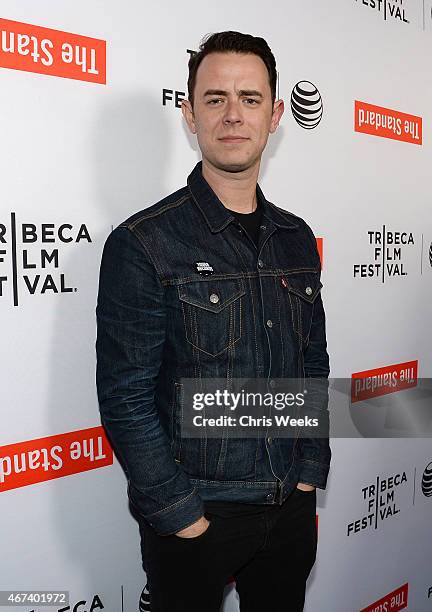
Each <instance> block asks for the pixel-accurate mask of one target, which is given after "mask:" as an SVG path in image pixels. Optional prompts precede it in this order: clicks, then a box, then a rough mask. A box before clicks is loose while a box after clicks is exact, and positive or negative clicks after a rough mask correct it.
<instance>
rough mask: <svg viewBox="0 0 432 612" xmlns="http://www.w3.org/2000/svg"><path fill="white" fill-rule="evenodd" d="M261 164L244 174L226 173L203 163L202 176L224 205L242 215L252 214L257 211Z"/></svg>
mask: <svg viewBox="0 0 432 612" xmlns="http://www.w3.org/2000/svg"><path fill="white" fill-rule="evenodd" d="M258 172H259V163H257V164H254V166H252V167H251V168H248V169H247V170H244V171H242V172H226V171H225V170H219V168H215V166H213V165H211V164H210V163H209V162H208V161H207V160H206V159H204V158H203V161H202V174H203V177H204V178H205V180H206V181H207V183H208V184H209V185H210V187H211V188H212V189H213V191H214V192H215V194H216V195H217V197H218V198H219V200H220V201H221V202H222V204H223V205H224V206H225V207H226V208H229V209H230V210H234V211H236V212H240V213H250V212H253V211H254V210H255V209H256V206H257V201H256V185H257V180H258Z"/></svg>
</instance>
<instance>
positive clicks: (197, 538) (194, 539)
mask: <svg viewBox="0 0 432 612" xmlns="http://www.w3.org/2000/svg"><path fill="white" fill-rule="evenodd" d="M214 524H215V517H212V518H211V519H210V520H209V525H208V526H207V529H206V530H205V531H203V533H200V535H198V536H194V537H192V538H184V537H182V536H178V535H176V534H174V535H173V538H175V539H176V540H183V541H184V542H201V541H202V540H205V539H207V538H208V536H209V535H211V534H212V533H213V531H214Z"/></svg>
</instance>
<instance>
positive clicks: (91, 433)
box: [0, 425, 113, 493]
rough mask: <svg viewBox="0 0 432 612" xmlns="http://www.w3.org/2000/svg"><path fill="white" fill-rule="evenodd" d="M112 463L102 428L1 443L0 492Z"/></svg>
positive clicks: (109, 448) (111, 454)
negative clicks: (2, 444)
mask: <svg viewBox="0 0 432 612" xmlns="http://www.w3.org/2000/svg"><path fill="white" fill-rule="evenodd" d="M112 463H113V451H112V448H111V446H110V444H109V442H108V438H107V437H106V434H105V432H104V429H103V427H101V426H100V425H99V426H97V427H90V428H87V429H80V430H78V431H70V432H67V433H62V434H56V435H54V436H48V437H46V438H37V439H34V440H25V441H24V442H17V443H14V444H8V445H6V446H0V493H2V492H4V491H9V490H11V489H18V488H20V487H25V486H28V485H33V484H36V483H39V482H45V481H47V480H53V479H54V478H62V477H63V476H71V475H72V474H79V473H80V472H87V471H88V470H94V469H97V468H100V467H105V466H107V465H112Z"/></svg>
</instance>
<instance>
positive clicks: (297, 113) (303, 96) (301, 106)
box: [291, 81, 323, 130]
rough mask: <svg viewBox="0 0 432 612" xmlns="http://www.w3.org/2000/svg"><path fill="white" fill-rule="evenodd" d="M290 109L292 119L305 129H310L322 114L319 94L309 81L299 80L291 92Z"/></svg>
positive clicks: (316, 123) (315, 124)
mask: <svg viewBox="0 0 432 612" xmlns="http://www.w3.org/2000/svg"><path fill="white" fill-rule="evenodd" d="M291 110H292V114H293V116H294V119H295V120H296V121H297V123H298V124H299V125H300V126H301V127H302V128H305V130H312V129H313V128H316V127H317V125H318V124H319V123H320V121H321V119H322V115H323V102H322V98H321V94H320V92H319V91H318V89H317V88H316V86H315V85H314V84H313V83H311V82H310V81H299V82H298V83H297V84H296V85H295V86H294V88H293V90H292V92H291Z"/></svg>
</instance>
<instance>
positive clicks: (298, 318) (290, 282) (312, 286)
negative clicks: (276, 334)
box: [282, 272, 323, 344]
mask: <svg viewBox="0 0 432 612" xmlns="http://www.w3.org/2000/svg"><path fill="white" fill-rule="evenodd" d="M282 286H284V287H285V290H286V291H287V295H288V299H289V302H290V306H291V310H292V321H293V327H294V331H295V333H296V334H298V335H299V336H300V337H301V338H302V340H303V342H304V343H305V344H307V343H308V341H309V332H310V329H311V324H312V316H313V310H314V303H315V300H316V299H317V297H318V295H319V292H320V291H321V287H322V286H323V285H322V283H321V281H320V280H319V274H318V272H296V273H293V274H286V275H285V276H283V277H282Z"/></svg>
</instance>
